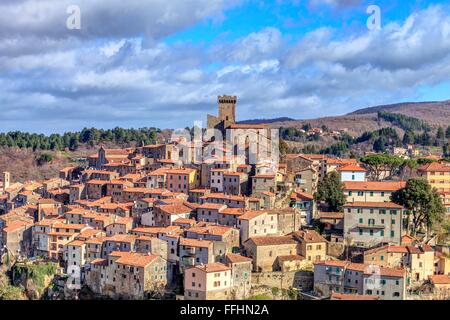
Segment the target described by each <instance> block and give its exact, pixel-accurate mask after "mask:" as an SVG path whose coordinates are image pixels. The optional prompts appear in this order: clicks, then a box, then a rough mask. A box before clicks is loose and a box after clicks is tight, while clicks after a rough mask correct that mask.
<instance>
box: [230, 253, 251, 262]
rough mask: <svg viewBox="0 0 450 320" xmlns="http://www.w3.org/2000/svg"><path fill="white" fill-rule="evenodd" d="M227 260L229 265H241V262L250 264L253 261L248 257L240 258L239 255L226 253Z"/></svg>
mask: <svg viewBox="0 0 450 320" xmlns="http://www.w3.org/2000/svg"><path fill="white" fill-rule="evenodd" d="M226 257H227V260H228V261H230V262H231V263H243V262H252V261H253V260H252V259H251V258H248V257H244V256H241V255H240V254H235V253H227V254H226Z"/></svg>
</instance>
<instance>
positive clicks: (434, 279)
mask: <svg viewBox="0 0 450 320" xmlns="http://www.w3.org/2000/svg"><path fill="white" fill-rule="evenodd" d="M428 279H430V281H431V283H432V284H450V276H448V275H443V274H440V275H434V276H429V277H428Z"/></svg>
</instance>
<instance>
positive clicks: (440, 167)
mask: <svg viewBox="0 0 450 320" xmlns="http://www.w3.org/2000/svg"><path fill="white" fill-rule="evenodd" d="M418 171H425V172H450V165H449V164H442V163H439V162H433V163H430V164H426V165H424V166H422V167H420V168H419V169H418Z"/></svg>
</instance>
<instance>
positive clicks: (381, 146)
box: [373, 137, 387, 152]
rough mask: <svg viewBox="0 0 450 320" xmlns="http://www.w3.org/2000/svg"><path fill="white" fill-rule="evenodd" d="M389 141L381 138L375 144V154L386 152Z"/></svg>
mask: <svg viewBox="0 0 450 320" xmlns="http://www.w3.org/2000/svg"><path fill="white" fill-rule="evenodd" d="M386 145H387V140H386V138H385V137H379V138H378V139H377V140H375V142H374V143H373V151H375V152H385V151H386Z"/></svg>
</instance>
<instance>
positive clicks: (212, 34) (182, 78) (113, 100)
mask: <svg viewBox="0 0 450 320" xmlns="http://www.w3.org/2000/svg"><path fill="white" fill-rule="evenodd" d="M71 4H76V5H78V6H79V8H80V11H81V30H68V29H67V28H66V27H65V22H66V19H67V17H68V14H67V13H66V9H67V7H68V6H69V5H71ZM372 4H375V5H377V6H379V8H380V9H381V30H369V29H368V28H367V26H366V21H367V19H368V16H369V15H368V14H367V13H366V10H367V7H368V6H369V5H372ZM0 12H3V13H4V14H2V16H0V111H1V114H2V116H1V117H0V131H10V130H24V131H32V132H43V133H51V132H64V131H73V130H80V129H81V128H83V127H85V126H95V127H101V128H112V127H116V126H122V127H144V126H156V127H160V128H177V127H185V126H192V125H193V123H194V121H205V118H206V113H213V112H215V111H216V96H217V95H222V94H233V95H238V96H239V102H238V117H239V118H240V119H249V118H252V119H253V118H272V117H279V116H287V117H292V118H298V119H307V118H314V117H321V116H330V115H339V114H345V113H348V112H351V111H354V110H355V109H357V108H360V107H367V106H372V105H377V104H386V103H396V102H404V101H424V100H446V99H450V94H449V93H448V92H450V90H449V89H450V63H449V62H450V10H449V6H448V5H447V4H446V1H437V0H434V1H432V0H428V1H420V0H416V1H401V0H393V1H384V0H383V1H364V0H361V1H360V0H273V1H269V0H259V1H258V0H227V1H225V0H170V1H167V0H129V1H121V0H109V1H99V0H97V1H96V0H76V1H68V0H58V1H54V0H39V1H38V0H15V1H2V2H1V3H0ZM11 21H13V22H11Z"/></svg>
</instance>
